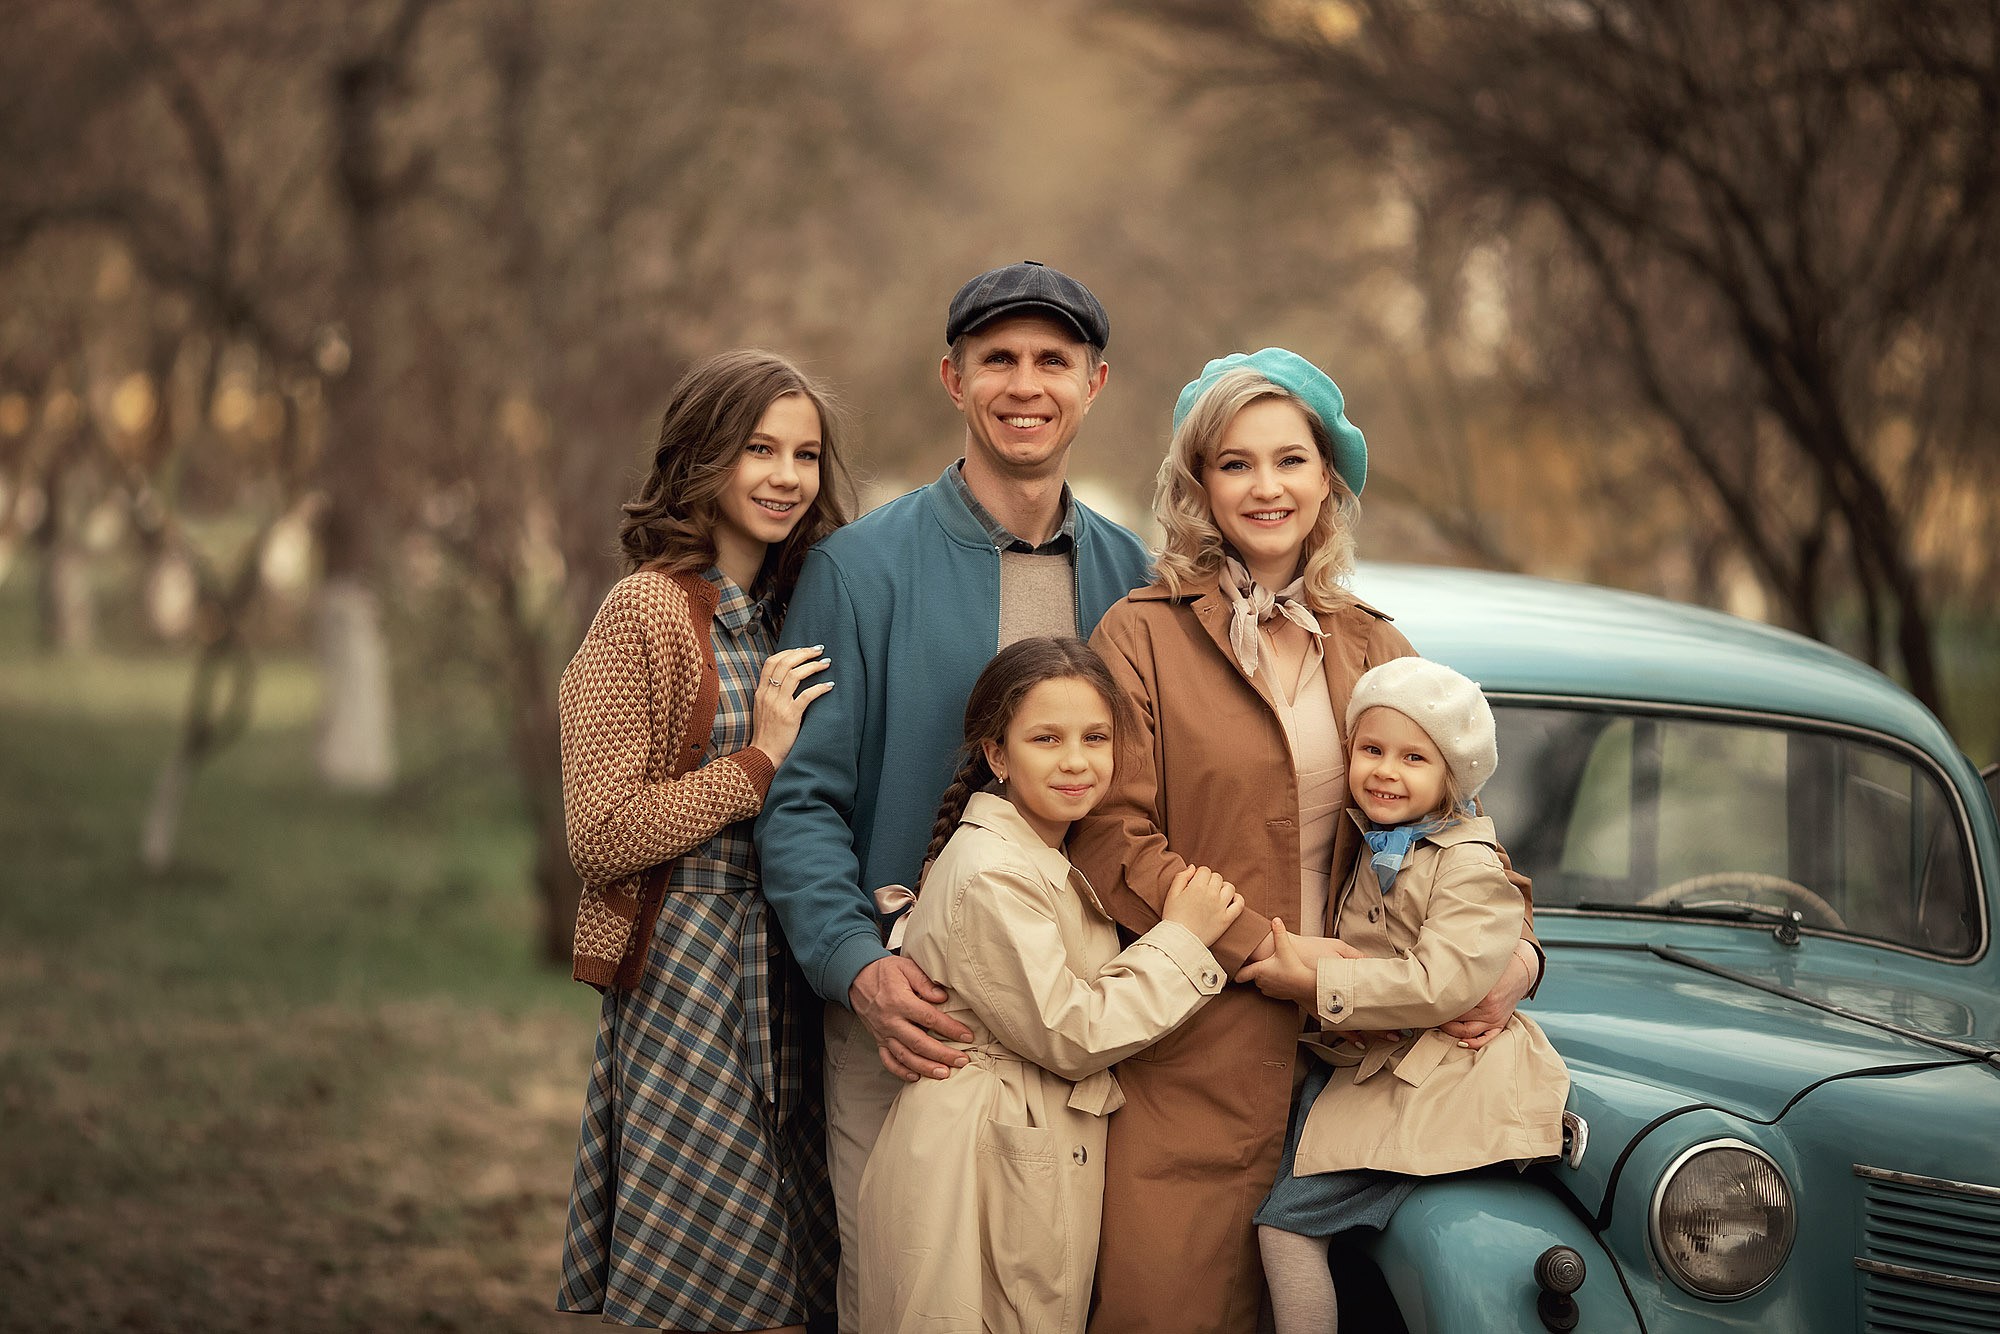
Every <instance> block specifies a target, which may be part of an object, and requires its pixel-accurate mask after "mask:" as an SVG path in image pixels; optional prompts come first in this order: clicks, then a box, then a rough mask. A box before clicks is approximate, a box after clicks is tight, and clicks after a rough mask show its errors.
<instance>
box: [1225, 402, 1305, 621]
mask: <svg viewBox="0 0 2000 1334" xmlns="http://www.w3.org/2000/svg"><path fill="white" fill-rule="evenodd" d="M1200 478H1201V487H1202V490H1203V492H1204V493H1205V494H1206V495H1207V498H1208V512H1209V517H1210V518H1211V519H1212V520H1213V521H1214V523H1215V527H1216V530H1217V531H1218V532H1220V533H1221V534H1222V538H1223V540H1224V541H1225V542H1227V543H1229V545H1230V546H1232V547H1234V548H1235V549H1236V553H1237V555H1238V556H1240V557H1241V558H1242V560H1243V564H1244V565H1245V566H1246V567H1248V569H1249V571H1250V574H1251V577H1252V578H1254V579H1256V581H1257V582H1258V583H1260V584H1262V585H1264V587H1266V588H1269V589H1274V590H1275V589H1280V588H1283V587H1284V586H1285V585H1286V584H1289V583H1290V582H1291V581H1292V580H1293V579H1294V578H1296V577H1297V575H1298V572H1299V565H1300V562H1301V560H1302V559H1303V557H1304V555H1305V547H1306V539H1307V538H1308V537H1309V536H1311V535H1312V530H1313V525H1314V524H1315V523H1317V522H1318V521H1319V513H1320V510H1321V508H1322V507H1323V506H1324V505H1325V504H1326V500H1327V497H1328V496H1329V495H1330V494H1331V493H1332V491H1333V482H1332V479H1331V476H1330V475H1329V474H1328V472H1327V470H1326V461H1325V460H1324V459H1322V458H1321V457H1320V454H1319V447H1318V446H1317V445H1315V444H1314V443H1313V437H1312V430H1311V428H1310V427H1309V426H1307V424H1306V414H1305V411H1304V410H1303V409H1302V408H1300V407H1299V406H1298V405H1297V404H1296V403H1293V402H1290V401H1289V400H1287V399H1282V398H1260V399H1256V400H1255V401H1253V402H1251V403H1249V404H1247V405H1246V406H1245V407H1244V408H1243V410H1242V411H1240V412H1238V413H1237V414H1236V417H1235V419H1234V420H1232V421H1231V422H1230V423H1229V427H1228V429H1227V430H1225V431H1224V432H1223V433H1222V438H1221V439H1220V440H1218V441H1217V442H1216V446H1215V450H1214V452H1213V453H1212V454H1211V455H1210V456H1209V457H1207V458H1205V459H1204V460H1202V465H1201V473H1200Z"/></svg>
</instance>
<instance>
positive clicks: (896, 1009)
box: [847, 954, 972, 1083]
mask: <svg viewBox="0 0 2000 1334" xmlns="http://www.w3.org/2000/svg"><path fill="white" fill-rule="evenodd" d="M944 1000H945V989H944V988H943V987H941V986H939V985H938V984H937V983H935V982H933V981H931V980H930V978H929V977H927V976H925V975H924V970H923V969H921V968H919V967H917V966H916V965H915V964H913V963H911V962H910V961H909V960H908V959H905V958H903V957H902V956H901V955H896V954H892V955H890V956H889V957H888V958H886V959H877V960H876V961H875V962H874V963H871V964H869V965H868V966H867V967H866V968H863V969H862V970H861V971H860V972H859V973H856V974H855V976H854V985H853V986H851V987H849V988H848V989H847V1007H848V1008H849V1009H850V1010H853V1011H854V1013H855V1014H856V1015H857V1016H859V1017H860V1019H861V1022H862V1023H864V1024H866V1025H868V1031H869V1032H871V1033H873V1034H874V1035H875V1043H876V1049H877V1051H878V1052H880V1054H881V1057H882V1064H883V1065H884V1066H885V1067H887V1069H888V1071H889V1073H890V1074H892V1075H894V1076H896V1077H897V1078H898V1079H904V1080H908V1081H909V1082H911V1083H915V1082H916V1081H917V1080H919V1079H922V1078H925V1077H928V1078H931V1079H943V1078H944V1077H945V1076H946V1075H949V1074H950V1073H951V1072H952V1070H953V1069H956V1068H957V1067H958V1066H961V1065H964V1064H965V1062H966V1060H967V1059H968V1058H967V1057H966V1054H965V1053H964V1052H962V1051H957V1050H955V1049H953V1048H951V1047H947V1046H945V1045H944V1043H943V1042H940V1041H938V1038H944V1039H946V1040H948V1041H951V1042H970V1041H972V1030H971V1029H969V1028H967V1027H966V1026H965V1025H964V1024H961V1023H959V1022H958V1021H957V1020H956V1019H952V1018H950V1017H948V1016H947V1015H946V1014H945V1012H944V1011H942V1010H940V1009H938V1008H937V1007H938V1006H940V1005H942V1004H944ZM933 1034H935V1035H936V1036H933Z"/></svg>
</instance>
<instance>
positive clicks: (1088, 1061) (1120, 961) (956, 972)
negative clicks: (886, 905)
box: [950, 864, 1228, 1080]
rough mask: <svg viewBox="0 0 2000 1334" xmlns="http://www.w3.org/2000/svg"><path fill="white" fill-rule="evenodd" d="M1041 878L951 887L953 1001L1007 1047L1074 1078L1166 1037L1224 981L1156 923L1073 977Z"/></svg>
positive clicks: (1010, 871)
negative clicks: (1090, 972) (1090, 971)
mask: <svg viewBox="0 0 2000 1334" xmlns="http://www.w3.org/2000/svg"><path fill="white" fill-rule="evenodd" d="M1053 893H1054V891H1053V890H1051V888H1050V886H1049V883H1048V881H1047V880H1045V879H1043V878H1042V877H1041V876H1039V875H1036V874H1034V873H1032V872H1030V871H1024V870H1022V869H1020V868H1017V867H1012V866H1007V865H1005V864H1001V865H997V866H988V867H984V868H982V869H981V870H979V871H978V872H976V873H975V874H973V875H970V876H967V877H966V878H965V879H964V880H963V881H962V882H961V883H960V884H958V885H957V886H955V887H954V888H953V890H952V896H953V898H952V903H951V907H950V920H951V948H952V952H953V956H954V963H953V968H952V977H953V980H954V981H955V982H956V983H957V984H958V996H959V999H960V1000H962V1001H964V1002H965V1003H966V1004H967V1005H970V1006H971V1007H972V1009H973V1010H974V1011H975V1012H976V1013H977V1014H978V1015H979V1018H980V1019H981V1021H983V1022H984V1023H985V1024H986V1026H987V1027H988V1028H990V1029H992V1030H993V1032H994V1033H995V1034H997V1035H998V1036H999V1038H1000V1040H1001V1041H1002V1042H1004V1043H1005V1044H1006V1045H1007V1048H1008V1050H1010V1051H1012V1052H1014V1053H1015V1054H1016V1055H1019V1056H1024V1057H1026V1058H1027V1059H1028V1060H1030V1061H1033V1062H1034V1063H1035V1064H1036V1065H1039V1066H1041V1067H1042V1068H1043V1069H1044V1070H1049V1071H1052V1072H1054V1073H1055V1074H1058V1075H1061V1076H1062V1077H1063V1078H1064V1079H1069V1080H1080V1079H1084V1078H1087V1077H1088V1076H1090V1075H1093V1074H1096V1073H1097V1072H1098V1071H1099V1070H1107V1069H1109V1068H1110V1067H1111V1066H1113V1065H1115V1064H1116V1063H1117V1062H1119V1061H1122V1060H1123V1059H1125V1058H1126V1057H1127V1056H1130V1055H1132V1054H1133V1053H1134V1052H1138V1051H1143V1050H1144V1049H1146V1048H1147V1047H1149V1046H1151V1045H1152V1044H1153V1043H1155V1042H1157V1041H1158V1040H1159V1039H1160V1038H1162V1037H1164V1036H1166V1035H1167V1034H1168V1033H1170V1032H1172V1031H1173V1030H1174V1029H1175V1028H1176V1027H1178V1026H1179V1025H1180V1024H1181V1023H1183V1022H1184V1021H1186V1019H1187V1018H1188V1016H1189V1015H1191V1014H1193V1013H1194V1012H1195V1011H1196V1010H1198V1009H1200V1008H1201V1006H1202V1005H1203V1004H1204V1003H1206V1002H1207V1000H1208V998H1209V997H1210V996H1212V995H1214V994H1215V993H1216V992H1218V991H1220V990H1221V989H1222V987H1223V984H1224V983H1225V982H1226V981H1227V980H1228V979H1227V978H1226V977H1225V976H1224V975H1223V972H1222V967H1221V965H1220V964H1218V963H1217V962H1216V960H1215V957H1214V956H1213V955H1211V954H1210V953H1209V952H1208V951H1207V950H1206V949H1204V948H1203V947H1202V944H1201V941H1200V940H1199V939H1197V938H1196V937H1195V935H1194V934H1193V933H1192V932H1190V931H1189V930H1188V929H1187V928H1186V927H1184V926H1181V925H1180V924H1179V923H1176V922H1162V923H1161V924H1160V925H1158V926H1156V927H1154V928H1153V929H1152V930H1151V931H1149V932H1147V933H1146V934H1145V935H1144V936H1142V937H1140V938H1139V939H1138V940H1137V941H1135V942H1133V943H1132V944H1131V945H1130V946H1129V947H1127V948H1126V949H1125V950H1124V951H1123V952H1121V953H1120V954H1119V955H1118V956H1117V957H1115V958H1113V959H1112V960H1111V961H1110V962H1109V963H1107V964H1105V965H1104V967H1103V968H1101V969H1100V970H1098V972H1097V973H1096V975H1095V976H1092V977H1088V978H1085V977H1081V976H1079V975H1078V974H1076V973H1075V972H1072V971H1071V970H1070V968H1069V965H1068V963H1067V951H1066V950H1065V948H1064V946H1063V938H1062V926H1061V924H1060V923H1059V922H1058V921H1057V919H1056V904H1055V902H1054V899H1053V897H1052V895H1053Z"/></svg>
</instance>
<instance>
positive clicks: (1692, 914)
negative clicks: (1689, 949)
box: [1549, 899, 1805, 946]
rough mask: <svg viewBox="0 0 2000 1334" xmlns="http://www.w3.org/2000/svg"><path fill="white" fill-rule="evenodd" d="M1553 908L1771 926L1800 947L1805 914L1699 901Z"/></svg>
mask: <svg viewBox="0 0 2000 1334" xmlns="http://www.w3.org/2000/svg"><path fill="white" fill-rule="evenodd" d="M1549 906H1550V907H1551V908H1554V907H1564V908H1579V909H1582V910H1583V911H1585V912H1629V913H1639V914H1641V915H1643V916H1647V917H1681V918H1687V919H1690V920H1693V921H1710V922H1769V923H1771V924H1772V926H1773V927H1774V928H1775V929H1774V930H1773V931H1772V932H1771V934H1772V936H1774V937H1775V938H1776V939H1777V942H1778V943H1779V944H1780V945H1791V946H1796V945H1797V944H1798V943H1799V925H1800V924H1801V923H1802V922H1804V921H1805V914H1804V913H1802V912H1800V911H1799V910H1798V909H1797V908H1773V907H1771V906H1769V905H1768V904H1763V903H1748V902H1745V901H1744V900H1742V899H1709V900H1706V901H1701V900H1697V901H1696V902H1694V903H1652V904H1646V903H1612V902H1610V901H1609V900H1606V899H1580V900H1578V901H1577V902H1575V903H1565V904H1554V903H1552V904H1550V905H1549Z"/></svg>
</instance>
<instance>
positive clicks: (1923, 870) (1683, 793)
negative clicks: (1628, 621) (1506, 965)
mask: <svg viewBox="0 0 2000 1334" xmlns="http://www.w3.org/2000/svg"><path fill="white" fill-rule="evenodd" d="M1494 704H1495V714H1496V718H1497V720H1498V723H1499V731H1500V755H1501V763H1500V768H1499V771H1498V772H1497V773H1496V774H1495V775H1494V778H1493V781H1492V783H1490V784H1489V785H1488V786H1487V788H1486V790H1485V792H1484V793H1482V794H1481V796H1482V800H1483V802H1484V805H1485V808H1486V811H1487V813H1488V814H1489V815H1491V816H1492V817H1493V819H1494V822H1495V824H1496V826H1497V827H1498V830H1499V833H1500V838H1501V841H1502V842H1504V843H1505V844H1506V845H1507V848H1508V851H1509V853H1510V854H1511V855H1512V857H1513V859H1514V862H1515V864H1516V865H1517V866H1519V867H1520V868H1521V870H1523V871H1524V872H1526V873H1527V874H1528V875H1530V876H1532V877H1533V879H1534V882H1535V906H1536V907H1537V908H1543V907H1552V908H1563V907H1568V908H1583V909H1585V910H1590V909H1605V908H1617V909H1629V910H1635V911H1642V912H1662V913H1682V914H1695V915H1713V916H1718V917H1732V916H1733V917H1738V918H1750V919H1753V920H1755V919H1760V918H1767V917H1769V916H1770V914H1768V913H1764V912H1759V911H1757V910H1756V905H1763V906H1766V907H1776V908H1780V909H1784V910H1792V909H1796V910H1797V911H1798V912H1799V914H1800V916H1801V919H1802V923H1803V925H1805V926H1806V927H1807V928H1820V929H1824V930H1832V931H1839V932H1844V933H1847V934H1852V935H1857V936H1864V937H1868V938H1870V939H1874V940H1881V941H1886V942H1889V943H1892V944H1895V945H1901V946H1905V947H1908V948H1911V949H1916V950H1922V951H1925V952H1927V953H1935V954H1942V955H1949V956H1957V957H1962V956H1965V955H1968V954H1971V953H1972V952H1974V951H1975V950H1976V949H1977V948H1978V945H1979V934H1980V916H1979V905H1978V903H1977V902H1976V901H1975V899H1974V897H1973V893H1972V885H1973V882H1972V872H1971V863H1970V859H1969V857H1968V853H1967V842H1966V838H1965V834H1964V832H1963V828H1962V821H1961V819H1960V816H1959V814H1958V809H1957V807H1956V806H1955V805H1954V804H1953V803H1952V802H1951V800H1950V799H1949V797H1948V796H1947V794H1946V792H1945V789H1944V787H1943V786H1942V784H1941V783H1940V782H1939V781H1938V779H1937V777H1936V776H1935V775H1934V774H1933V773H1932V772H1930V770H1928V769H1927V768H1925V767H1923V766H1921V765H1920V764H1919V763H1917V762H1916V761H1915V760H1913V759H1912V758H1910V757H1907V756H1905V755H1904V754H1902V753H1900V752H1898V751H1895V750H1892V749H1890V748H1889V747H1887V746H1884V745H1878V744H1875V743H1873V742H1869V741H1865V740H1860V739H1857V738H1853V737H1848V736H1842V735H1835V734H1832V733H1828V732H1817V731H1811V730H1807V729H1804V728H1789V727H1784V726H1778V725H1772V724H1768V723H1763V722H1758V723H1750V722H1736V721H1716V720H1713V719H1710V718H1688V717H1678V716H1673V715H1669V714H1665V713H1661V714H1649V713H1638V712H1629V711H1614V710H1607V709H1601V708H1589V709H1586V708H1558V707H1551V706H1546V705H1539V704H1537V705H1526V704H1522V703H1518V702H1509V701H1506V700H1501V699H1496V700H1495V701H1494ZM1745 905H1751V906H1750V907H1748V908H1746V907H1745Z"/></svg>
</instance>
